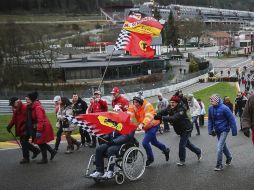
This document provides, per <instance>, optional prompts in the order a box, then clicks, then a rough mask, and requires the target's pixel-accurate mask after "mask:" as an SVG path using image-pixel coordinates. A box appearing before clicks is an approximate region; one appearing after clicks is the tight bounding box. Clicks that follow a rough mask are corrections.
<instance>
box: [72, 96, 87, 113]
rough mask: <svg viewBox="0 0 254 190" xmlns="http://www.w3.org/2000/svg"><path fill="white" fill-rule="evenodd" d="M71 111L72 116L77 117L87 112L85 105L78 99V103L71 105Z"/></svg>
mask: <svg viewBox="0 0 254 190" xmlns="http://www.w3.org/2000/svg"><path fill="white" fill-rule="evenodd" d="M72 110H73V115H74V116H77V115H79V114H85V113H86V110H87V104H86V102H85V101H83V100H82V99H81V98H79V99H78V101H77V102H76V103H75V104H73V106H72Z"/></svg>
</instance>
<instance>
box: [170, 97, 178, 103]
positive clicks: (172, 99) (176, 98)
mask: <svg viewBox="0 0 254 190" xmlns="http://www.w3.org/2000/svg"><path fill="white" fill-rule="evenodd" d="M170 101H172V102H177V103H179V102H180V98H179V96H172V97H171V98H170Z"/></svg>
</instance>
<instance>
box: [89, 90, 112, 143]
mask: <svg viewBox="0 0 254 190" xmlns="http://www.w3.org/2000/svg"><path fill="white" fill-rule="evenodd" d="M107 111H108V104H107V102H106V101H105V100H102V99H101V91H99V90H96V91H94V96H93V97H92V99H91V101H90V106H89V108H88V113H98V112H107ZM89 147H90V148H95V147H96V137H95V136H92V143H91V144H90V145H89Z"/></svg>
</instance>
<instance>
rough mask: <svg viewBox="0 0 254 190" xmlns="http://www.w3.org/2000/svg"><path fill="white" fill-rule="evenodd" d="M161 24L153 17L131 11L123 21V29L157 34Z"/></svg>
mask: <svg viewBox="0 0 254 190" xmlns="http://www.w3.org/2000/svg"><path fill="white" fill-rule="evenodd" d="M162 28H163V26H162V25H161V24H160V22H159V21H157V20H156V19H155V18H153V17H150V16H144V15H143V14H141V13H135V12H131V13H130V15H129V16H128V17H127V19H126V20H125V22H124V25H123V29H125V30H127V31H130V32H136V33H140V34H149V35H152V36H159V35H160V32H161V30H162Z"/></svg>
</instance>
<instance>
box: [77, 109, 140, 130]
mask: <svg viewBox="0 0 254 190" xmlns="http://www.w3.org/2000/svg"><path fill="white" fill-rule="evenodd" d="M76 118H77V119H78V120H80V121H85V122H88V123H89V125H90V127H93V128H94V129H96V133H97V134H110V133H112V132H113V131H115V130H117V131H118V132H119V133H121V134H122V135H127V134H129V133H131V132H132V131H134V130H135V129H136V128H137V126H136V125H134V124H133V123H132V122H131V121H130V115H129V114H127V113H125V112H98V113H89V114H81V115H79V116H77V117H76Z"/></svg>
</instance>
